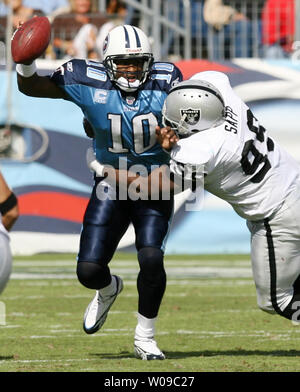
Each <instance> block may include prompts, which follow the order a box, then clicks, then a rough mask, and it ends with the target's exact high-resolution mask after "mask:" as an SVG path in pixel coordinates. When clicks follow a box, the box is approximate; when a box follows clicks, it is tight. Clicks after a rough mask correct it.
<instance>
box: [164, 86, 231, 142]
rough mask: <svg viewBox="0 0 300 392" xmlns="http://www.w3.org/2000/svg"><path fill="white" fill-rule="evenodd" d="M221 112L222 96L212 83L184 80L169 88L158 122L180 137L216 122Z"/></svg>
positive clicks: (221, 120)
mask: <svg viewBox="0 0 300 392" xmlns="http://www.w3.org/2000/svg"><path fill="white" fill-rule="evenodd" d="M224 114H225V106H224V101H223V98H222V95H221V93H220V92H219V90H218V89H217V88H216V87H215V86H214V85H212V84H211V83H209V82H206V81H204V80H185V81H184V82H181V83H178V84H177V85H176V86H175V87H173V88H172V89H171V90H170V92H169V95H168V96H167V98H166V100H165V102H164V105H163V109H162V121H163V125H164V126H170V127H171V128H172V129H174V131H175V132H176V134H177V135H178V136H179V137H180V136H182V137H184V136H190V135H192V134H193V133H195V132H199V131H204V130H205V129H209V128H213V127H216V126H218V125H220V124H221V123H222V122H223V121H224Z"/></svg>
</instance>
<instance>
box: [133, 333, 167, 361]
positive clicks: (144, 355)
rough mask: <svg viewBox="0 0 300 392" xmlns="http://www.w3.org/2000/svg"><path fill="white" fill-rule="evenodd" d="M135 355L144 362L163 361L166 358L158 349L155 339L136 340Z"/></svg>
mask: <svg viewBox="0 0 300 392" xmlns="http://www.w3.org/2000/svg"><path fill="white" fill-rule="evenodd" d="M134 353H135V356H136V358H140V359H142V360H144V361H151V360H156V359H158V360H163V359H165V358H166V357H165V354H164V353H163V352H162V351H160V349H159V348H158V347H157V344H156V341H155V340H154V339H146V338H145V339H135V340H134Z"/></svg>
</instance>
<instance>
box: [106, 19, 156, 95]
mask: <svg viewBox="0 0 300 392" xmlns="http://www.w3.org/2000/svg"><path fill="white" fill-rule="evenodd" d="M102 52H103V64H104V65H105V67H106V69H107V72H108V75H109V78H110V80H112V81H113V82H114V83H116V85H117V86H118V87H120V88H121V89H122V90H124V91H128V92H130V91H135V90H137V89H138V88H139V87H140V86H141V85H142V84H143V83H144V82H145V80H146V78H147V76H148V73H149V71H150V68H151V66H152V64H153V54H152V51H151V46H150V42H149V40H148V37H147V36H146V35H145V33H144V32H143V31H142V30H141V29H139V28H138V27H135V26H131V25H122V26H117V27H115V28H113V29H112V30H111V31H110V32H109V33H108V35H107V37H106V38H105V40H104V43H103V50H102ZM130 60H132V62H133V63H134V62H137V63H138V64H140V66H141V70H140V71H138V72H136V73H135V81H132V82H130V81H129V80H128V77H126V74H128V72H124V73H123V75H122V73H120V72H117V63H118V61H123V62H124V61H127V62H128V63H129V62H130ZM130 73H131V72H130ZM131 74H132V73H131Z"/></svg>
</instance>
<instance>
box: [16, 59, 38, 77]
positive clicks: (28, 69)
mask: <svg viewBox="0 0 300 392" xmlns="http://www.w3.org/2000/svg"><path fill="white" fill-rule="evenodd" d="M16 71H17V73H18V74H19V75H21V76H23V78H30V77H31V76H32V75H34V74H35V73H36V63H35V61H33V63H31V64H29V65H26V64H17V65H16Z"/></svg>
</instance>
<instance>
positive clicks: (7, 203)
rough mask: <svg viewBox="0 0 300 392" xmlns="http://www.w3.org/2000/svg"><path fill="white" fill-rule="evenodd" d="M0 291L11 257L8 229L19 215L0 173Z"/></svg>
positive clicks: (0, 290) (9, 190) (7, 274)
mask: <svg viewBox="0 0 300 392" xmlns="http://www.w3.org/2000/svg"><path fill="white" fill-rule="evenodd" d="M0 214H1V220H0V293H1V292H2V291H3V290H4V288H5V286H6V284H7V282H8V280H9V277H10V273H11V268H12V257H11V250H10V245H9V234H8V231H9V230H10V229H11V228H12V227H13V225H14V223H15V222H16V220H17V219H18V217H19V209H18V201H17V198H16V196H15V194H14V193H13V192H12V191H11V189H10V188H9V186H8V185H7V183H6V181H5V179H4V177H3V175H2V174H1V173H0Z"/></svg>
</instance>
